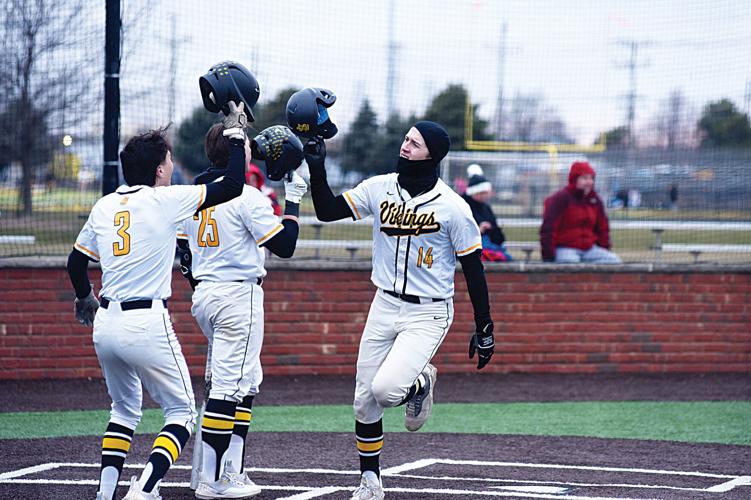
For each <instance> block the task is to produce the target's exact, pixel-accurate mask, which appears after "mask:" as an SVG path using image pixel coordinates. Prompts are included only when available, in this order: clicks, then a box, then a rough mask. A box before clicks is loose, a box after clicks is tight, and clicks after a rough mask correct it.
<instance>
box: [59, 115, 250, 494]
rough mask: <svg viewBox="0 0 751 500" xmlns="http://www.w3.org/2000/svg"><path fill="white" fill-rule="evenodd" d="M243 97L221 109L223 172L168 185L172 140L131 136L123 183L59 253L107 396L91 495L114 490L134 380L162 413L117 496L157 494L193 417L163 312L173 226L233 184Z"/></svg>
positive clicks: (240, 169)
mask: <svg viewBox="0 0 751 500" xmlns="http://www.w3.org/2000/svg"><path fill="white" fill-rule="evenodd" d="M243 107H244V106H243V104H242V103H241V104H240V105H239V106H235V105H234V103H232V105H231V110H230V113H229V114H228V116H227V117H226V118H225V119H224V122H223V125H222V128H223V131H222V133H223V134H224V135H226V136H227V137H229V143H230V145H229V159H228V168H227V173H226V175H225V176H224V177H223V178H222V179H221V180H220V181H218V182H213V183H210V184H205V185H199V186H171V185H170V182H171V181H170V179H171V176H172V170H173V164H172V152H171V151H172V147H171V145H170V143H169V142H168V141H167V139H166V137H165V134H164V130H156V131H151V132H148V133H145V134H142V135H137V136H135V137H133V138H132V139H130V140H129V141H128V143H127V144H126V146H125V147H124V148H123V150H122V151H121V152H120V161H121V163H122V170H123V177H124V178H125V182H126V183H127V185H123V186H120V187H119V188H118V189H117V190H116V191H115V192H114V193H111V194H108V195H106V196H104V197H102V198H101V199H100V200H99V201H97V202H96V204H95V205H94V207H93V208H92V209H91V213H90V214H89V218H88V220H87V221H86V223H85V224H84V227H83V229H81V232H80V233H79V235H78V238H77V239H76V242H75V245H74V248H73V251H72V252H71V253H70V256H69V257H68V273H69V275H70V280H71V282H72V284H73V287H74V289H75V293H76V299H75V308H74V310H75V316H76V319H77V320H78V321H79V322H80V323H82V324H84V325H86V326H91V325H92V323H93V325H94V333H93V338H94V348H95V350H96V354H97V358H98V359H99V364H100V365H101V367H102V373H103V374H104V378H105V381H106V383H107V391H108V392H109V395H110V397H111V398H112V410H111V413H110V415H111V416H110V421H109V424H108V425H107V430H106V432H105V434H104V439H103V441H102V464H101V471H100V476H99V491H98V492H97V500H100V499H101V500H111V499H113V498H114V497H115V489H116V487H117V482H118V479H119V477H120V474H121V472H122V468H123V464H124V462H125V457H126V455H127V453H128V451H129V449H130V445H131V441H132V439H133V433H134V431H135V428H136V426H137V425H138V423H139V421H140V419H141V398H142V390H141V384H143V385H144V386H145V387H146V390H147V391H148V392H149V394H150V395H151V397H152V399H154V401H156V402H157V403H158V404H159V405H160V406H161V407H162V410H163V411H164V420H165V423H164V427H163V428H162V430H161V431H160V432H159V434H158V435H157V438H156V440H155V441H154V445H153V448H152V452H151V456H150V457H149V460H148V463H147V464H146V466H145V468H144V470H143V472H142V474H141V476H140V479H136V477H135V476H133V478H132V479H131V485H130V489H129V491H128V493H127V495H126V496H125V499H127V500H143V499H148V500H150V499H158V498H161V496H159V482H160V481H161V479H162V478H163V477H164V475H165V474H166V472H167V470H168V469H169V468H170V466H171V465H172V464H173V463H174V462H175V460H177V458H178V456H179V455H180V452H181V451H182V449H183V448H184V446H185V444H186V442H187V441H188V438H189V437H190V433H191V431H192V429H193V426H194V425H195V401H194V398H193V390H192V388H191V385H190V376H189V374H188V369H187V366H186V364H185V359H184V357H183V354H182V351H181V348H180V344H179V342H178V340H177V337H176V335H175V332H174V329H173V327H172V323H171V321H170V317H169V314H168V312H167V299H169V297H170V295H171V293H172V290H171V286H170V280H171V277H172V264H173V262H174V257H175V231H176V229H177V225H178V223H180V222H181V221H182V220H184V219H186V218H190V217H192V216H193V214H195V213H196V211H203V210H210V209H211V208H213V207H214V206H216V205H218V204H220V203H223V202H226V201H228V200H230V199H232V198H235V197H237V196H239V195H240V194H241V193H242V189H243V180H244V179H243V177H244V172H245V164H246V160H245V152H244V143H245V141H246V138H245V132H244V131H243V127H244V126H245V124H246V123H247V117H246V116H245V114H244V111H243ZM89 260H92V261H99V262H100V263H101V268H102V289H101V290H100V300H101V302H100V301H97V299H96V298H95V297H94V292H93V290H92V288H91V285H90V284H89V279H88V272H87V266H88V261H89ZM100 305H101V307H100Z"/></svg>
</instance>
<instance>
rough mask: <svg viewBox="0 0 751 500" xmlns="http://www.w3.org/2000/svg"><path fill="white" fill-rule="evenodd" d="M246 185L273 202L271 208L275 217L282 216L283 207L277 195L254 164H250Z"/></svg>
mask: <svg viewBox="0 0 751 500" xmlns="http://www.w3.org/2000/svg"><path fill="white" fill-rule="evenodd" d="M245 184H247V185H248V186H253V187H254V188H256V189H257V190H259V191H260V192H261V193H263V194H264V195H266V196H267V197H268V199H269V200H271V208H273V209H274V215H276V216H277V217H278V216H280V215H282V206H281V205H279V200H278V199H277V198H276V193H275V192H274V190H273V189H272V188H270V187H269V186H267V185H266V181H265V179H264V177H263V172H261V169H260V168H258V167H257V166H256V165H255V164H254V163H248V169H247V170H246V171H245Z"/></svg>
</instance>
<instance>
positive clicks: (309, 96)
mask: <svg viewBox="0 0 751 500" xmlns="http://www.w3.org/2000/svg"><path fill="white" fill-rule="evenodd" d="M335 102H336V96H335V95H334V93H333V92H331V91H330V90H327V89H322V88H317V87H308V88H306V89H302V90H300V91H299V92H295V93H294V94H292V96H290V98H289V101H287V125H289V128H291V129H292V130H293V131H294V132H295V133H296V134H297V135H299V136H300V137H304V138H306V139H310V138H311V137H315V136H321V137H323V138H324V139H331V138H332V137H334V136H335V135H336V133H337V132H338V131H339V129H338V128H336V125H334V124H333V123H332V122H331V119H330V118H329V112H328V110H327V108H330V107H331V106H332V105H333V104H334V103H335Z"/></svg>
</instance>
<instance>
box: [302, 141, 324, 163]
mask: <svg viewBox="0 0 751 500" xmlns="http://www.w3.org/2000/svg"><path fill="white" fill-rule="evenodd" d="M303 152H304V153H305V162H306V163H307V164H308V167H309V168H311V169H316V170H323V169H324V168H325V167H324V162H325V161H326V143H324V142H323V137H321V136H315V137H314V138H312V139H310V140H309V141H308V143H307V144H305V148H304V149H303Z"/></svg>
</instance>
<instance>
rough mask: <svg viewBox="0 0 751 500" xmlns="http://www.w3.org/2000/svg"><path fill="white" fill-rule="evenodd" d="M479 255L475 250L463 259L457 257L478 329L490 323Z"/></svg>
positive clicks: (486, 285)
mask: <svg viewBox="0 0 751 500" xmlns="http://www.w3.org/2000/svg"><path fill="white" fill-rule="evenodd" d="M481 253H482V252H481V251H480V250H477V251H476V252H472V253H471V254H469V255H465V256H464V257H459V262H461V264H462V272H463V273H464V279H465V280H466V281H467V291H468V292H469V298H470V300H471V301H472V308H473V309H474V312H475V324H476V325H477V328H478V329H480V328H482V326H483V325H484V324H486V323H487V322H488V321H490V299H489V297H488V282H487V281H486V280H485V269H484V268H483V265H482V261H481V260H480V254H481Z"/></svg>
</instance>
